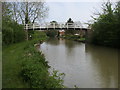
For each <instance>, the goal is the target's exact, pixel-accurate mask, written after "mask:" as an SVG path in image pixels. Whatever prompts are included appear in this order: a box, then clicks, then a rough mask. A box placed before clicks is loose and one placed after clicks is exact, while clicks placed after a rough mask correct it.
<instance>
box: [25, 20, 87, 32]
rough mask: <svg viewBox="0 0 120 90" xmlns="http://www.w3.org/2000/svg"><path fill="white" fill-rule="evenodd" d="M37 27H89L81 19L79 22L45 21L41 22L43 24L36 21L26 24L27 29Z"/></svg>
mask: <svg viewBox="0 0 120 90" xmlns="http://www.w3.org/2000/svg"><path fill="white" fill-rule="evenodd" d="M36 28H39V29H40V30H41V29H44V28H46V29H47V30H48V29H49V28H53V29H56V28H61V29H62V28H67V29H69V28H73V29H75V28H80V29H81V28H87V27H85V24H84V23H81V22H80V21H78V22H74V23H63V22H57V23H49V22H45V23H41V24H38V23H34V24H26V25H25V29H33V30H34V29H36Z"/></svg>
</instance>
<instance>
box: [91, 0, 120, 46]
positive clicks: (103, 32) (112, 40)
mask: <svg viewBox="0 0 120 90" xmlns="http://www.w3.org/2000/svg"><path fill="white" fill-rule="evenodd" d="M102 11H103V12H102V13H99V14H98V18H93V19H94V23H93V24H92V25H91V28H92V34H91V38H90V41H91V42H92V43H94V44H97V45H104V46H110V47H116V48H118V47H119V46H120V42H119V41H120V2H117V3H116V5H115V7H114V8H113V4H112V3H111V2H107V3H104V4H103V5H102Z"/></svg>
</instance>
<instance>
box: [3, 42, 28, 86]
mask: <svg viewBox="0 0 120 90" xmlns="http://www.w3.org/2000/svg"><path fill="white" fill-rule="evenodd" d="M25 45H26V42H22V43H17V44H13V45H11V46H9V47H6V48H3V52H2V62H3V64H2V67H3V73H2V87H3V88H25V87H28V85H27V84H26V83H24V82H23V81H22V78H21V76H20V71H21V66H20V56H22V54H23V51H24V49H23V48H24V47H25Z"/></svg>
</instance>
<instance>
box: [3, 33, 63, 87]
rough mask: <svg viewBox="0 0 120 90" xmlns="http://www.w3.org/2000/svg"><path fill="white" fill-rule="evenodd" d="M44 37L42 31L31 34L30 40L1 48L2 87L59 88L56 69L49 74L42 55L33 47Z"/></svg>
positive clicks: (59, 78)
mask: <svg viewBox="0 0 120 90" xmlns="http://www.w3.org/2000/svg"><path fill="white" fill-rule="evenodd" d="M45 39H46V35H45V34H44V32H41V33H40V32H36V33H34V34H32V40H30V41H28V42H22V43H17V44H13V45H10V46H8V47H5V48H4V49H3V88H61V87H64V86H63V85H62V83H63V81H62V79H61V76H62V75H63V74H58V73H57V71H53V73H52V74H51V75H50V74H49V72H48V68H49V66H48V63H47V61H45V57H44V55H43V54H42V53H41V52H39V51H38V50H37V48H36V47H35V45H36V43H39V42H40V43H41V42H42V41H43V40H45Z"/></svg>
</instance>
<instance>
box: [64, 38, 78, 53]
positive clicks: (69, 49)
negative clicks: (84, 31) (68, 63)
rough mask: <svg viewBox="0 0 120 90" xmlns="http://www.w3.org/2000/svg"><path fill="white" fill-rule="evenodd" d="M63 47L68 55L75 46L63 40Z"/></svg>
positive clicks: (72, 42) (71, 42)
mask: <svg viewBox="0 0 120 90" xmlns="http://www.w3.org/2000/svg"><path fill="white" fill-rule="evenodd" d="M65 46H66V49H67V50H66V51H68V53H71V52H72V51H73V49H74V47H75V46H76V45H75V43H74V41H70V40H65ZM68 53H67V54H68Z"/></svg>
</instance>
